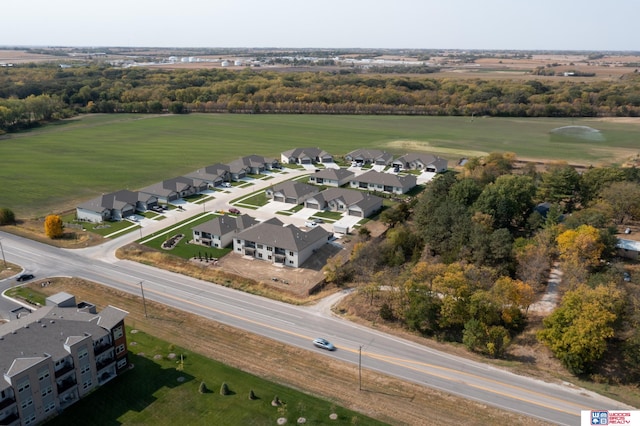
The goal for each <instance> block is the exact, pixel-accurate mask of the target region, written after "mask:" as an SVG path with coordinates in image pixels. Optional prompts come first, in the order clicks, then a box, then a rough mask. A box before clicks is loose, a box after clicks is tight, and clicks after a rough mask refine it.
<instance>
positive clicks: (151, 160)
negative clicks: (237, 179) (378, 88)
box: [0, 114, 640, 217]
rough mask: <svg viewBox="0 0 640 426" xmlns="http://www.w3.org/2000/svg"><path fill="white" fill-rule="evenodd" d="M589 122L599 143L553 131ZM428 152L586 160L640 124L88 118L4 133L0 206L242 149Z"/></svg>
mask: <svg viewBox="0 0 640 426" xmlns="http://www.w3.org/2000/svg"><path fill="white" fill-rule="evenodd" d="M564 126H588V127H590V128H593V129H595V130H598V131H599V132H600V135H601V138H600V139H602V140H593V139H589V138H581V137H580V136H579V135H578V136H576V135H573V134H571V135H566V134H565V135H562V134H560V135H558V134H555V135H553V137H552V135H551V133H550V132H551V131H552V130H553V129H557V128H560V127H564ZM307 146H312V147H320V148H322V149H324V150H326V151H328V152H330V153H332V154H334V155H344V154H346V153H347V152H349V151H351V150H353V149H357V148H365V147H367V148H377V149H382V150H387V151H389V152H392V153H395V154H404V153H406V152H408V151H417V150H420V151H426V152H430V153H433V154H436V155H440V156H442V157H445V158H447V159H449V160H451V165H453V163H454V162H455V161H457V160H458V159H460V158H461V157H469V156H478V155H484V154H485V153H489V152H505V151H509V152H515V153H516V154H517V155H518V157H519V158H524V159H532V160H544V161H549V160H564V161H567V162H570V163H576V164H584V165H589V164H593V165H603V164H621V163H623V162H625V161H627V160H628V159H630V158H635V157H636V156H637V155H638V154H640V121H636V120H633V119H626V120H624V121H617V120H615V119H613V120H602V121H600V120H597V119H550V118H543V119H532V118H528V119H515V118H504V119H503V118H473V119H471V118H469V117H398V116H393V117H388V116H330V115H326V116H318V115H259V114H255V115H231V114H224V115H212V114H206V115H200V114H191V115H161V116H141V115H116V114H112V115H91V116H85V117H81V118H79V119H74V120H69V121H65V122H63V123H59V124H55V125H51V126H47V127H44V128H41V129H37V130H34V131H31V132H26V133H21V134H14V135H9V136H4V137H2V138H0V159H1V160H2V167H0V188H2V190H1V191H0V207H9V208H11V209H13V210H14V212H15V213H16V214H17V215H18V216H19V217H37V216H42V215H45V214H48V213H51V212H60V211H63V210H66V209H70V208H73V207H75V205H76V204H78V203H79V202H81V201H84V200H87V199H89V198H92V197H95V196H97V195H99V194H101V193H106V192H111V191H115V190H119V189H131V190H135V189H138V188H141V187H143V186H146V185H149V184H151V183H154V182H157V181H160V180H163V179H167V178H171V177H175V176H178V175H181V174H184V173H187V172H190V171H193V170H195V169H197V168H199V167H202V166H206V165H209V164H213V163H216V162H228V161H230V160H233V159H236V158H238V157H240V156H242V155H248V154H254V153H255V154H260V155H265V156H273V157H276V158H279V157H280V152H282V151H284V150H287V149H291V148H295V147H307Z"/></svg>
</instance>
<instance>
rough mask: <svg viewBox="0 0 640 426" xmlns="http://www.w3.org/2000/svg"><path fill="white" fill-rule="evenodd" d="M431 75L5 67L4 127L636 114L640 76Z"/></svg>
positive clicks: (1, 73)
mask: <svg viewBox="0 0 640 426" xmlns="http://www.w3.org/2000/svg"><path fill="white" fill-rule="evenodd" d="M417 72H424V70H420V71H417ZM434 75H435V74H426V75H420V74H415V75H410V76H408V75H397V74H383V73H381V72H375V73H374V72H371V73H367V74H364V73H359V72H358V71H356V70H352V69H341V70H338V71H313V72H277V71H269V70H261V69H259V68H256V69H253V68H247V69H244V70H242V71H235V70H229V69H196V70H159V69H149V68H142V67H132V68H113V67H110V66H106V65H87V66H78V67H72V68H60V67H58V66H55V65H37V64H27V65H20V66H14V67H5V68H2V69H0V132H11V131H15V130H20V129H24V128H28V127H32V126H34V125H37V124H38V123H39V122H42V121H50V120H55V119H60V118H64V117H69V116H73V115H76V114H80V113H174V114H178V113H189V112H203V113H207V112H209V113H221V112H229V113H270V114H271V113H273V114H278V113H305V114H398V115H430V116H438V115H468V116H471V115H488V116H504V117H595V116H625V117H627V116H628V117H635V116H640V76H638V75H637V74H629V75H628V76H625V78H623V79H620V80H619V81H616V82H613V83H612V82H610V81H590V82H581V81H570V80H558V81H544V80H537V79H535V78H532V79H531V80H523V81H516V80H483V79H451V78H438V77H434Z"/></svg>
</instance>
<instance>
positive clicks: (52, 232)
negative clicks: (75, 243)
mask: <svg viewBox="0 0 640 426" xmlns="http://www.w3.org/2000/svg"><path fill="white" fill-rule="evenodd" d="M44 233H45V235H46V236H47V237H49V238H51V239H54V238H60V237H62V235H63V233H64V224H63V223H62V218H61V217H60V216H58V215H55V214H50V215H49V216H47V217H46V218H45V219H44Z"/></svg>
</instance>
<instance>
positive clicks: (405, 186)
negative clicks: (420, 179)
mask: <svg viewBox="0 0 640 426" xmlns="http://www.w3.org/2000/svg"><path fill="white" fill-rule="evenodd" d="M416 184H417V179H416V177H415V176H413V175H404V176H400V175H394V174H391V173H380V172H376V171H375V170H369V171H368V172H365V173H363V174H361V175H360V176H356V177H354V178H353V179H351V182H350V184H349V185H350V186H351V188H360V189H366V190H367V191H379V192H387V193H390V194H404V193H405V192H408V191H409V190H410V189H411V188H413V187H414V186H416Z"/></svg>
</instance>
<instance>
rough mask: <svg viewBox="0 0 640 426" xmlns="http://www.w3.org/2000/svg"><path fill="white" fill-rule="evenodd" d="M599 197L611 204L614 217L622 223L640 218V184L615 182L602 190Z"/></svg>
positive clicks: (617, 221)
mask: <svg viewBox="0 0 640 426" xmlns="http://www.w3.org/2000/svg"><path fill="white" fill-rule="evenodd" d="M598 195H599V198H600V199H601V200H603V201H605V202H606V203H608V204H609V205H610V206H611V210H612V213H613V219H614V221H615V222H616V223H618V224H620V225H622V224H625V223H627V221H629V220H632V219H633V220H637V219H639V218H640V184H639V183H636V182H613V183H611V184H609V185H607V186H605V187H604V188H602V190H601V191H600V193H599V194H598Z"/></svg>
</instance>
